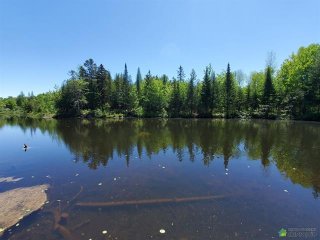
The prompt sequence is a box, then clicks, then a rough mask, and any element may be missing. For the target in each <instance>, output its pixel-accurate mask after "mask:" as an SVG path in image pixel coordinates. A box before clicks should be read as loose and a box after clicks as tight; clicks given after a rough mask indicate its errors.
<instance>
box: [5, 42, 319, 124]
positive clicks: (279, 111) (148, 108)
mask: <svg viewBox="0 0 320 240" xmlns="http://www.w3.org/2000/svg"><path fill="white" fill-rule="evenodd" d="M248 79H249V80H248V81H245V77H244V74H243V72H241V71H235V72H233V71H232V70H231V67H230V64H228V65H227V67H226V71H225V72H221V73H216V72H215V71H214V69H213V68H212V66H211V65H208V66H207V67H205V69H204V74H203V77H202V80H199V79H198V76H197V74H196V72H195V71H194V70H192V71H191V73H190V75H187V74H186V73H185V72H184V69H183V67H182V66H179V67H178V70H177V76H176V77H173V78H172V79H169V77H168V76H167V75H165V74H164V75H162V76H155V75H152V74H151V72H150V71H148V73H147V74H146V75H145V76H144V77H143V76H142V74H141V72H140V69H139V68H138V69H137V73H136V75H135V79H132V77H131V76H130V75H129V73H128V69H127V65H126V64H125V66H124V71H123V73H121V74H116V75H115V76H114V77H112V75H111V73H110V71H109V70H107V69H106V68H105V67H104V66H103V65H102V64H100V65H99V64H96V63H95V62H94V60H92V59H89V60H86V61H85V63H84V64H83V65H82V66H80V67H79V68H78V69H77V70H72V71H70V78H69V79H68V80H66V81H65V82H64V83H63V84H62V86H61V88H57V89H55V90H54V91H50V92H48V93H43V94H39V95H37V96H34V94H32V93H29V94H28V95H27V96H26V95H25V94H24V93H23V92H21V94H20V95H19V96H17V97H8V98H0V115H2V116H10V117H11V116H29V117H96V118H104V117H122V116H125V117H130V116H132V117H209V118H210V117H216V118H217V117H219V118H267V119H302V120H320V44H311V45H309V46H307V47H301V48H300V49H299V50H298V52H297V53H294V54H292V55H291V56H290V57H289V58H288V59H286V60H285V61H284V62H283V63H282V65H281V67H280V69H278V70H277V69H276V68H275V67H274V64H273V61H267V64H266V68H265V69H264V70H263V71H258V72H252V73H251V74H250V77H249V78H248Z"/></svg>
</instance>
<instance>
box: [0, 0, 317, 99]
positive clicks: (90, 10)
mask: <svg viewBox="0 0 320 240" xmlns="http://www.w3.org/2000/svg"><path fill="white" fill-rule="evenodd" d="M319 42H320V1H319V0H238V1H236V0H228V1H224V0H220V1H215V0H29V1H27V0H0V96H2V97H6V96H9V95H13V96H16V95H18V94H19V93H20V91H24V92H25V93H28V92H31V91H32V90H33V91H34V93H35V94H38V93H41V92H45V91H48V90H53V88H54V86H55V85H58V86H60V85H61V83H62V82H63V81H64V80H65V79H67V78H68V71H69V70H71V69H76V68H77V67H78V66H79V65H80V64H82V63H83V62H84V61H85V60H86V59H88V58H93V59H94V60H95V62H96V63H98V64H100V63H102V64H103V65H104V66H105V67H106V68H107V69H108V70H109V71H111V73H112V75H114V74H115V73H119V72H122V71H123V69H124V63H127V65H128V70H129V73H130V74H131V75H132V78H133V80H134V79H135V75H136V71H137V68H138V66H139V67H140V69H141V72H142V74H143V75H145V74H146V73H147V71H148V70H149V69H150V70H151V73H152V74H158V75H160V74H162V73H166V74H168V75H169V77H170V78H171V77H172V76H175V75H176V71H177V69H178V67H179V65H182V66H183V67H184V70H185V72H186V74H187V75H189V73H190V71H191V69H192V68H194V69H195V70H196V72H197V75H198V78H202V77H203V69H204V67H205V66H206V65H208V64H209V63H211V64H212V66H213V68H214V70H215V71H216V72H221V71H222V70H224V69H225V68H226V65H227V63H228V62H230V64H231V69H232V70H238V69H242V70H243V71H244V72H245V73H247V74H249V73H250V72H251V71H254V70H261V69H263V68H264V66H265V61H266V57H267V54H268V52H270V51H273V52H275V54H276V60H277V64H278V67H279V66H280V64H281V62H282V61H283V60H284V59H285V58H287V57H288V56H289V55H290V54H291V53H292V52H295V51H296V50H297V49H298V48H299V47H300V46H307V45H309V44H310V43H319Z"/></svg>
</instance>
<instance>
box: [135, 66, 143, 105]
mask: <svg viewBox="0 0 320 240" xmlns="http://www.w3.org/2000/svg"><path fill="white" fill-rule="evenodd" d="M141 81H142V77H141V72H140V68H138V71H137V77H136V88H137V94H138V98H139V99H140V93H141Z"/></svg>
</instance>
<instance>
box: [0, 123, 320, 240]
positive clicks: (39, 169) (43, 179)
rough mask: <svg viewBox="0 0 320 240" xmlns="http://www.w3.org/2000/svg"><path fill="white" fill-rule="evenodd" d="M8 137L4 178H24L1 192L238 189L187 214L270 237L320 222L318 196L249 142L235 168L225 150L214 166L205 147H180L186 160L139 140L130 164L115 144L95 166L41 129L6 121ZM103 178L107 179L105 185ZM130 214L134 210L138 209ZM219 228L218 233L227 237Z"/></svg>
mask: <svg viewBox="0 0 320 240" xmlns="http://www.w3.org/2000/svg"><path fill="white" fill-rule="evenodd" d="M0 142H1V145H0V151H1V153H2V154H1V159H0V176H16V177H23V178H24V179H23V180H22V181H20V182H18V183H16V184H14V185H10V184H4V185H3V184H2V185H0V187H1V189H0V191H4V190H8V189H10V188H12V187H19V186H29V185H35V184H40V183H49V184H50V185H51V186H52V190H51V192H50V200H51V201H52V200H55V199H62V201H64V200H69V199H71V198H72V196H74V194H75V193H76V192H77V191H79V186H80V185H81V186H83V187H84V189H85V191H84V193H83V194H82V196H81V200H82V201H106V200H111V199H110V198H111V197H114V198H115V199H120V200H121V199H147V198H164V197H185V196H206V195H230V194H231V196H232V197H227V198H226V199H225V200H223V201H217V202H214V203H207V204H206V203H203V205H202V204H200V205H196V206H198V207H194V206H193V207H192V211H191V210H190V209H187V210H185V209H184V207H183V206H182V207H181V208H182V209H184V211H190V212H189V213H184V214H191V212H192V213H193V215H192V216H193V217H194V221H195V222H197V223H200V222H206V221H207V219H208V218H209V217H210V216H212V215H213V214H214V215H216V216H218V218H219V221H218V222H217V223H216V226H219V228H220V229H225V227H226V226H228V228H229V229H230V231H238V232H241V231H242V230H241V229H247V230H246V231H247V232H248V233H251V231H252V232H254V231H256V230H257V229H261V234H262V233H263V234H265V235H263V236H268V237H269V238H270V236H275V234H276V233H277V231H278V230H279V229H280V228H281V227H316V225H317V219H318V216H319V214H320V208H319V205H318V204H319V201H318V200H315V199H314V198H313V196H312V194H311V189H306V188H303V187H302V186H301V185H299V184H292V182H291V181H290V179H287V178H286V177H284V176H283V175H282V174H281V173H280V172H279V170H278V169H277V167H276V165H275V164H274V163H273V162H271V164H270V166H268V167H267V168H264V167H263V165H262V164H261V161H260V160H259V159H258V160H250V159H249V157H248V156H247V153H246V151H245V147H244V143H243V142H241V143H240V144H239V145H238V146H237V152H236V154H235V155H233V156H232V157H230V159H229V162H228V166H227V170H226V169H225V162H224V157H223V156H222V155H215V156H214V158H213V160H212V161H211V162H210V164H209V165H204V162H203V161H204V160H203V154H202V152H201V150H200V149H198V150H196V151H195V159H194V161H190V158H189V151H188V149H187V148H186V147H183V148H182V150H181V152H180V153H179V154H180V156H181V159H179V158H178V156H177V150H173V149H172V147H171V146H169V147H167V148H166V150H165V151H164V150H160V151H159V152H158V153H154V154H152V155H151V156H149V155H148V154H147V152H146V150H145V149H144V150H143V151H142V155H141V158H139V157H138V151H137V148H136V146H134V147H133V149H132V152H131V153H130V162H129V166H127V163H126V156H125V154H121V155H118V154H117V153H116V150H114V151H115V152H114V154H113V158H112V159H110V160H109V161H108V164H107V166H105V167H104V166H99V167H98V169H97V170H91V169H89V168H88V167H87V164H88V163H84V162H82V161H81V159H80V161H79V162H74V161H73V160H74V155H73V154H72V153H70V151H69V149H68V148H67V147H66V145H64V144H62V143H63V142H59V141H56V140H54V139H53V138H52V137H51V136H50V135H49V134H48V133H47V132H45V133H43V132H41V131H39V129H37V130H36V131H33V132H30V131H29V130H27V131H25V132H23V131H22V130H21V129H20V128H19V127H8V126H5V127H3V128H1V129H0ZM23 143H27V144H28V145H30V147H31V148H30V150H28V151H27V152H24V151H23V150H22V144H23ZM179 160H182V161H179ZM226 173H227V174H226ZM32 176H33V177H32ZM114 179H116V180H114ZM98 183H102V185H101V186H98ZM284 190H287V191H288V192H285V191H284ZM174 209H175V208H172V209H171V210H168V209H166V208H164V209H163V210H162V212H163V214H172V212H170V211H173V212H174V211H175V210H174ZM177 209H178V210H179V209H180V208H179V207H177ZM203 209H204V210H203ZM178 210H177V211H178ZM153 211H156V210H150V214H151V215H152V214H153ZM180 211H182V210H180ZM180 213H181V212H179V214H180ZM197 213H198V215H197ZM77 214H86V212H84V213H82V212H81V211H80V212H77ZM108 214H111V215H112V214H113V213H112V212H111V213H110V212H108ZM114 214H116V212H115V213H114ZM126 214H129V216H130V211H128V212H126ZM176 214H177V216H179V214H178V213H176ZM209 215H210V216H209ZM148 216H149V215H148ZM148 216H147V219H148ZM82 217H83V218H85V217H86V215H84V216H82ZM131 217H134V216H131ZM159 217H161V216H159ZM79 218H80V217H79ZM105 221H108V220H106V219H103V221H102V219H99V217H97V223H95V224H96V225H97V226H99V224H101V222H105ZM112 221H116V222H117V221H121V219H117V218H116V219H112ZM146 221H150V220H146ZM109 224H110V223H109ZM142 224H143V223H142ZM157 224H158V223H157ZM206 229H207V228H206ZM203 231H204V230H203ZM205 231H209V230H205ZM205 231H204V234H206V232H205ZM217 231H218V233H217V234H218V236H223V235H219V234H222V233H221V232H220V233H219V230H217ZM220 231H221V230H220ZM243 231H244V230H243ZM257 236H260V235H259V233H258V235H257ZM258 239H259V238H258ZM261 239H264V238H261Z"/></svg>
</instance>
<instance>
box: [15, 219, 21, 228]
mask: <svg viewBox="0 0 320 240" xmlns="http://www.w3.org/2000/svg"><path fill="white" fill-rule="evenodd" d="M21 219H22V217H19V220H21ZM19 225H20V223H17V224H16V227H19Z"/></svg>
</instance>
